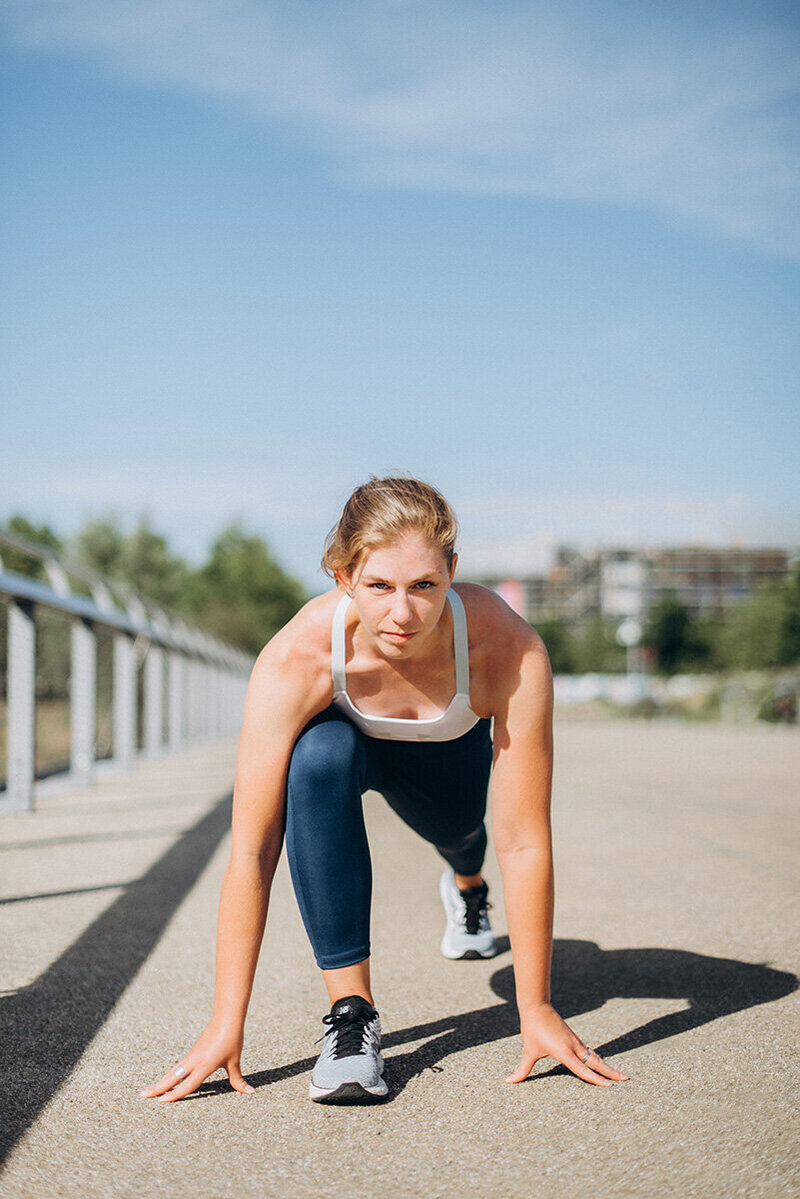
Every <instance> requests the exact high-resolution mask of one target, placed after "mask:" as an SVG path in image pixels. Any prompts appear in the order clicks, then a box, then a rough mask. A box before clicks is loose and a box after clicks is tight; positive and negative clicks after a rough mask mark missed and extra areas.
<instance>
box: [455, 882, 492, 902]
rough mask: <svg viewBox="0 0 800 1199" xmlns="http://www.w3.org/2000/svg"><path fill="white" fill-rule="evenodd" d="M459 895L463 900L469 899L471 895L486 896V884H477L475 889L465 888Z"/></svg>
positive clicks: (487, 890) (487, 889)
mask: <svg viewBox="0 0 800 1199" xmlns="http://www.w3.org/2000/svg"><path fill="white" fill-rule="evenodd" d="M461 894H462V895H463V896H464V898H465V899H471V898H472V896H473V895H488V894H489V888H488V887H487V885H486V883H478V885H477V887H465V888H464V890H463V891H462V892H461Z"/></svg>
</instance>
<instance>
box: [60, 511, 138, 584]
mask: <svg viewBox="0 0 800 1199" xmlns="http://www.w3.org/2000/svg"><path fill="white" fill-rule="evenodd" d="M124 544H125V534H124V533H123V532H122V530H121V529H120V527H119V521H118V520H117V519H116V518H111V519H107V520H90V521H88V522H87V523H86V524H85V525H84V526H83V528H82V529H81V530H80V531H79V532H78V533H77V534H76V535H75V536H74V537H73V538H72V539H71V540H70V543H69V548H70V551H71V553H72V554H73V556H74V557H75V558H76V559H78V560H79V561H80V562H82V563H83V564H84V565H85V566H88V567H89V569H90V570H94V571H96V572H97V573H98V574H101V575H105V576H106V577H107V578H109V579H115V578H116V579H121V578H122V577H123V576H122V574H121V562H122V556H123V550H124Z"/></svg>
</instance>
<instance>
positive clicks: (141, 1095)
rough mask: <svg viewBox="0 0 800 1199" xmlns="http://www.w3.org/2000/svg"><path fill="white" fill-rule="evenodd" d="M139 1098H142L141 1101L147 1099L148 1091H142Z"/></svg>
mask: <svg viewBox="0 0 800 1199" xmlns="http://www.w3.org/2000/svg"><path fill="white" fill-rule="evenodd" d="M139 1098H140V1099H147V1091H140V1092H139Z"/></svg>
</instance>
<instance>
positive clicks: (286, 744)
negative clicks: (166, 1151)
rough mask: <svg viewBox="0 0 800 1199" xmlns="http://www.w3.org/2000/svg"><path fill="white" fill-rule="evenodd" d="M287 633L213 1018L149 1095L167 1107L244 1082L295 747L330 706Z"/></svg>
mask: <svg viewBox="0 0 800 1199" xmlns="http://www.w3.org/2000/svg"><path fill="white" fill-rule="evenodd" d="M292 640H293V639H292V637H291V634H290V633H287V630H284V631H283V632H282V633H280V634H278V636H277V637H276V638H275V639H274V641H273V642H270V644H269V645H268V646H267V647H266V648H265V649H264V650H262V652H261V654H260V655H259V658H258V661H257V662H256V664H255V666H254V667H253V672H252V674H251V677H250V682H249V684H248V688H247V696H246V699H245V706H244V717H243V721H242V731H241V736H240V738H239V749H238V756H237V763H236V781H235V785H234V795H233V839H232V845H231V854H230V859H229V861H228V865H227V868H226V870H225V875H224V878H223V881H222V890H221V894H220V903H219V917H218V921H217V958H216V983H215V988H214V1004H213V1009H212V1014H211V1019H210V1021H209V1023H208V1025H207V1026H206V1028H205V1029H204V1030H203V1032H202V1033H201V1035H200V1037H199V1038H198V1039H197V1041H196V1042H195V1044H194V1046H193V1047H192V1049H191V1050H190V1051H189V1053H188V1054H187V1055H186V1056H185V1057H184V1058H183V1059H182V1061H181V1062H180V1067H179V1068H180V1070H183V1071H185V1074H183V1075H181V1074H179V1075H177V1076H176V1074H175V1071H174V1070H172V1071H170V1072H169V1073H168V1074H166V1075H164V1077H163V1078H161V1079H159V1080H158V1082H156V1083H154V1084H153V1085H152V1086H150V1087H148V1088H147V1090H146V1091H143V1092H142V1095H143V1096H144V1097H147V1098H152V1097H155V1096H158V1097H159V1098H160V1099H161V1100H162V1101H163V1102H171V1101H173V1100H175V1099H182V1098H184V1096H186V1095H189V1094H191V1092H192V1091H194V1090H196V1089H197V1087H198V1086H200V1084H201V1083H202V1082H203V1081H204V1080H205V1079H206V1078H208V1076H209V1075H210V1074H212V1073H213V1072H214V1071H215V1070H218V1069H220V1068H221V1067H224V1068H225V1069H226V1070H227V1073H228V1078H229V1080H230V1083H231V1086H233V1087H234V1088H235V1089H236V1090H238V1091H252V1089H253V1088H252V1087H250V1086H249V1085H248V1084H247V1083H246V1082H245V1080H244V1078H243V1077H242V1072H241V1064H240V1062H241V1053H242V1046H243V1043H244V1025H245V1019H246V1015H247V1008H248V1004H249V1002H250V994H251V991H252V987H253V978H254V976H255V971H256V966H257V964H258V955H259V951H260V949H261V942H262V939H263V936H264V927H265V924H266V919H267V909H268V906H269V895H270V889H271V887H272V880H273V877H274V874H275V868H276V866H277V864H278V858H279V857H280V852H281V846H282V844H283V832H284V823H285V788H286V772H287V769H288V764H289V759H290V757H291V753H292V749H293V747H294V743H295V741H296V739H297V736H298V735H299V733H300V731H301V730H302V728H303V727H304V725H305V724H306V723H307V721H308V720H309V719H310V718H311V716H312V715H314V713H315V711H318V710H321V708H322V707H324V706H325V702H326V701H327V699H328V696H327V694H326V683H325V682H324V681H321V680H320V679H319V678H318V677H317V674H318V672H314V671H313V669H307V668H305V667H304V665H303V662H302V660H298V659H297V656H296V655H293V653H292Z"/></svg>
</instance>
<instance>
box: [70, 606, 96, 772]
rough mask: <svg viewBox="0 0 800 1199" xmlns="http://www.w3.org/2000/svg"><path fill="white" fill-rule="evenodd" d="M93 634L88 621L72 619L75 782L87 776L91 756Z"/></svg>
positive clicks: (72, 734)
mask: <svg viewBox="0 0 800 1199" xmlns="http://www.w3.org/2000/svg"><path fill="white" fill-rule="evenodd" d="M96 690H97V638H96V636H95V632H94V628H93V627H92V625H91V622H90V621H88V620H83V619H82V618H81V617H78V618H77V619H75V620H73V621H72V663H71V667H70V688H69V725H70V744H69V764H70V773H71V774H72V775H73V776H74V777H75V779H76V780H78V781H79V782H81V783H83V784H86V783H88V782H89V781H90V780H91V777H92V767H93V766H94V757H95V748H94V743H95V723H96V719H97V717H96V702H97V701H96Z"/></svg>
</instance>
